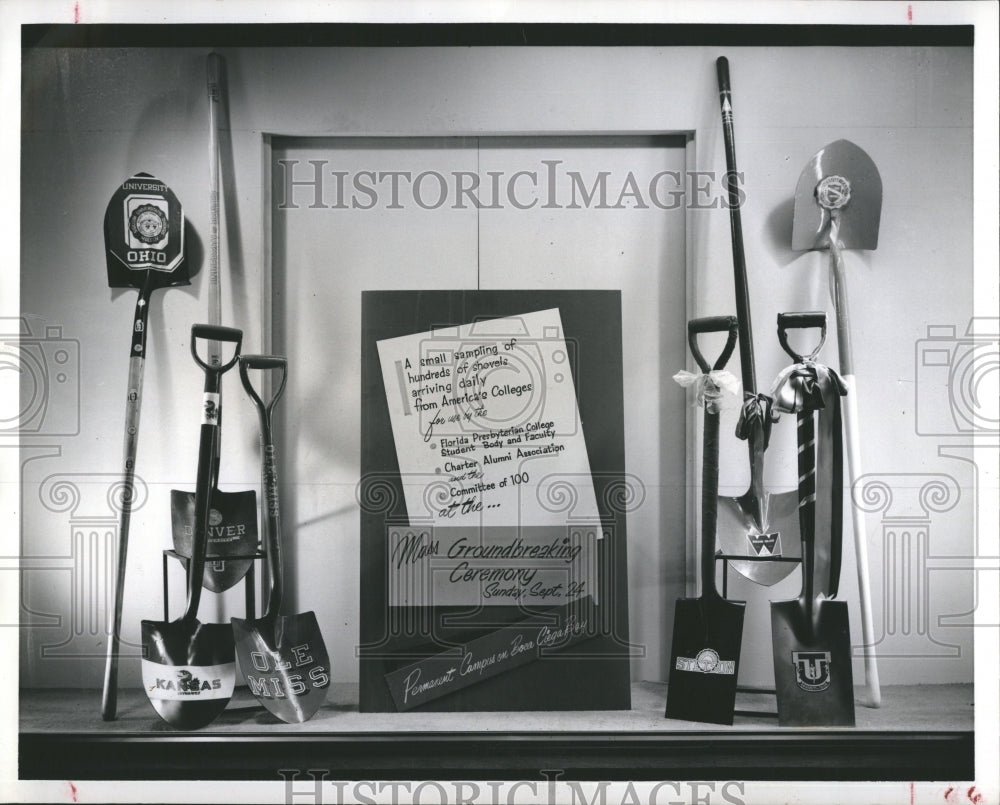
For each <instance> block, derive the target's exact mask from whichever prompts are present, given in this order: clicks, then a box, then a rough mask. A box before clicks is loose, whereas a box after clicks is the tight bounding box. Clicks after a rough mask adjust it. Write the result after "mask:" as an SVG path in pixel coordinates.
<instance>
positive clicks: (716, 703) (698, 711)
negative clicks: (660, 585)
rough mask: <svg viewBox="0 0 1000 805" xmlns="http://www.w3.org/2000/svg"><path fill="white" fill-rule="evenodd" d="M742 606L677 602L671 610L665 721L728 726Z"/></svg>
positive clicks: (717, 599) (716, 600) (705, 601)
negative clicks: (700, 722)
mask: <svg viewBox="0 0 1000 805" xmlns="http://www.w3.org/2000/svg"><path fill="white" fill-rule="evenodd" d="M745 610H746V604H745V603H744V602H742V601H727V600H726V599H724V598H721V597H719V596H715V597H706V598H680V599H678V601H677V606H676V609H675V610H674V637H673V641H672V642H671V647H670V679H669V682H668V684H667V712H666V716H667V718H677V719H682V720H684V721H704V722H709V723H712V724H732V723H733V711H734V709H735V707H736V678H737V675H738V673H739V670H740V669H739V666H740V645H741V644H742V642H743V616H744V613H745Z"/></svg>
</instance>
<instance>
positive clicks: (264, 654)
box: [232, 355, 330, 724]
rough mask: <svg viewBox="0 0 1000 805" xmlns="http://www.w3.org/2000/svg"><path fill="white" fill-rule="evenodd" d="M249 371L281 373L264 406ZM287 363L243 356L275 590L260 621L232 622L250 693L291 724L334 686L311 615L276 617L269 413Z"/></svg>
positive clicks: (278, 578)
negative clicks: (259, 455)
mask: <svg viewBox="0 0 1000 805" xmlns="http://www.w3.org/2000/svg"><path fill="white" fill-rule="evenodd" d="M250 369H261V370H265V369H275V370H279V371H280V372H281V380H280V381H279V382H278V387H277V390H276V391H275V392H274V393H273V394H272V395H271V399H270V402H268V403H266V404H265V403H264V401H263V399H261V396H260V395H259V394H258V393H257V392H256V390H255V389H254V387H253V383H252V382H251V381H250V376H249V370H250ZM287 369H288V362H287V361H286V360H285V359H284V358H280V357H274V356H267V355H244V356H243V357H242V358H241V359H240V379H241V380H242V381H243V388H245V389H246V392H247V394H248V395H249V396H250V399H251V400H253V403H254V405H255V406H256V407H257V413H258V415H259V418H260V433H261V447H262V452H263V462H262V470H263V472H262V474H263V482H264V502H265V506H266V509H267V512H266V515H267V516H266V518H265V520H264V522H265V526H264V535H265V544H266V546H267V575H268V579H269V580H270V585H271V590H270V594H269V595H268V598H267V603H266V605H265V609H264V614H263V615H262V616H261V617H260V618H257V619H256V620H251V619H247V620H242V619H240V618H233V619H232V624H233V635H234V636H235V639H236V654H237V656H238V657H239V661H240V668H242V669H243V675H244V676H246V678H247V684H248V685H249V686H250V691H251V692H252V693H253V695H254V696H256V697H257V700H258V701H259V702H260V703H261V704H263V705H264V707H266V708H267V709H268V710H269V711H270V712H271V713H273V714H274V715H275V716H277V717H278V718H280V719H281V720H282V721H284V722H286V723H289V724H299V723H302V722H303V721H306V720H308V719H310V718H312V716H313V715H315V713H316V711H317V710H318V709H319V708H320V706H321V705H322V704H323V702H324V701H326V692H327V688H328V687H329V685H330V672H329V669H330V658H329V656H328V654H327V651H326V645H325V644H324V642H323V635H321V634H320V631H319V624H318V623H317V622H316V615H315V613H313V612H304V613H301V614H299V615H282V616H279V615H278V610H279V608H280V607H281V588H282V566H281V522H280V511H279V507H278V473H277V462H276V459H275V452H274V441H273V438H272V432H271V412H272V411H273V410H274V406H275V404H276V403H277V402H278V398H279V397H280V396H281V392H282V391H284V389H285V380H286V379H287Z"/></svg>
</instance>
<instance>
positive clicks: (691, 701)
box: [666, 316, 746, 724]
mask: <svg viewBox="0 0 1000 805" xmlns="http://www.w3.org/2000/svg"><path fill="white" fill-rule="evenodd" d="M726 331H728V333H729V338H728V340H727V341H726V345H725V347H724V348H723V350H722V353H721V354H720V355H719V358H718V359H717V360H716V361H715V365H714V366H709V363H708V361H707V360H705V358H704V357H703V356H702V353H701V350H700V349H699V348H698V343H697V339H698V335H699V334H700V333H712V332H726ZM736 335H737V322H736V319H735V318H734V317H732V316H717V317H712V318H705V319H695V320H693V321H691V322H688V343H689V344H690V345H691V353H692V354H693V355H694V358H695V361H697V363H698V367H699V368H700V369H701V371H702V373H703V379H702V381H701V383H702V386H701V388H700V391H699V397H703V398H704V406H705V434H704V449H703V456H702V475H701V477H702V481H701V483H702V489H701V520H702V526H701V597H700V598H680V599H678V600H677V607H676V609H675V610H674V634H673V640H672V642H671V646H670V679H669V684H668V685H667V711H666V717H667V718H678V719H684V720H686V721H707V722H711V723H713V724H732V723H733V710H734V707H735V704H736V677H737V672H738V671H739V664H740V645H741V643H742V640H743V615H744V611H745V609H746V604H745V603H744V602H743V601H727V600H726V599H725V598H723V597H722V596H721V595H719V593H718V591H717V590H716V588H715V523H716V516H717V513H718V502H717V500H716V498H717V497H718V485H719V410H718V404H719V397H720V396H721V393H722V391H721V388H720V385H719V383H718V382H717V380H716V379H715V378H716V377H717V376H718V373H720V372H721V371H722V369H723V367H724V366H725V365H726V361H728V360H729V356H730V355H732V354H733V349H734V348H735V346H736Z"/></svg>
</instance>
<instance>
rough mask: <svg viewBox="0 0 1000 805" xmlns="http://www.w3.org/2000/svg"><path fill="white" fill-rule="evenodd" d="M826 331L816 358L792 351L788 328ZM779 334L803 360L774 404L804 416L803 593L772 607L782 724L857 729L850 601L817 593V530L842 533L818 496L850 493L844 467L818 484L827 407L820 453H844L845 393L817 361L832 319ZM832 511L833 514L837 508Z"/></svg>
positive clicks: (781, 327)
mask: <svg viewBox="0 0 1000 805" xmlns="http://www.w3.org/2000/svg"><path fill="white" fill-rule="evenodd" d="M819 326H822V328H823V336H822V338H821V339H820V343H819V345H818V346H817V347H816V348H815V349H814V350H813V351H812V353H811V354H810V355H808V356H807V357H806V356H803V355H801V354H799V353H798V352H796V351H795V350H793V349H792V348H791V347H790V346H789V343H788V340H787V334H786V330H787V329H791V328H806V327H819ZM778 335H779V340H780V341H781V345H782V347H784V348H785V351H786V352H788V354H789V355H791V356H792V358H793V359H794V360H795V361H796V364H795V365H794V366H792V367H791V368H790V369H789V370H786V372H783V373H782V375H781V376H779V380H778V382H777V383H776V386H775V400H776V402H775V406H776V407H777V408H778V409H779V410H782V411H786V412H789V411H794V412H795V413H796V415H797V418H798V448H799V452H798V471H799V530H800V533H801V536H802V592H801V594H800V595H799V598H798V599H797V600H793V601H772V602H771V637H772V650H773V655H774V687H775V693H776V696H777V700H778V723H779V724H780V725H781V726H783V727H784V726H798V727H801V726H847V727H853V726H854V677H853V673H852V669H851V631H850V625H849V622H848V613H847V603H846V602H845V601H833V600H830V599H829V598H826V597H825V596H824V594H823V593H820V592H819V591H817V590H816V589H815V586H816V585H815V579H816V567H815V557H816V534H817V528H818V527H822V528H825V529H829V531H831V532H837V531H839V527H840V523H839V518H837V520H836V521H835V522H834V523H833V524H830V523H827V522H818V520H819V518H817V516H816V510H817V498H824V499H825V500H827V501H828V502H829V501H830V500H831V499H832V500H833V501H834V502H835V503H840V502H841V494H840V493H842V490H843V486H842V478H841V477H840V472H839V470H840V467H839V466H838V467H835V469H834V471H833V472H832V474H831V475H830V477H828V478H826V479H825V481H824V483H823V484H822V485H817V480H816V454H817V440H816V433H815V416H816V411H817V410H820V411H821V418H822V419H823V422H822V423H821V426H822V428H828V429H829V432H828V433H826V434H823V435H822V436H823V438H821V439H820V444H819V447H820V449H821V450H824V451H826V452H831V451H832V452H834V453H835V454H836V455H838V456H839V453H840V444H839V441H840V440H841V439H842V433H841V430H840V416H839V406H840V395H841V394H842V393H843V392H844V391H845V390H846V389H845V388H844V386H843V384H842V383H841V381H840V379H839V378H838V377H836V375H835V374H834V373H832V372H831V371H830V370H829V369H827V367H825V366H821V365H819V364H816V363H814V362H813V358H814V357H815V356H816V354H817V353H818V352H819V350H820V349H821V348H822V346H823V340H825V337H826V316H825V314H823V313H807V314H782V315H781V316H779V317H778ZM831 421H832V423H833V425H832V426H831V425H830V422H831ZM834 439H836V440H837V443H836V444H834V441H833V440H834ZM823 460H825V459H823ZM827 508H828V509H829V510H830V511H833V510H835V509H836V506H835V505H833V506H828V507H827Z"/></svg>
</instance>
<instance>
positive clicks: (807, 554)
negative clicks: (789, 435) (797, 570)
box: [797, 410, 816, 628]
mask: <svg viewBox="0 0 1000 805" xmlns="http://www.w3.org/2000/svg"><path fill="white" fill-rule="evenodd" d="M797 429H798V445H799V453H798V471H799V532H800V534H801V535H802V599H803V600H802V603H803V609H804V611H805V613H806V623H807V624H808V625H809V626H810V628H812V623H813V617H812V616H813V596H814V594H815V588H814V586H813V575H814V572H813V570H814V569H813V564H814V562H815V552H814V549H813V542H814V531H815V519H816V425H815V422H814V419H813V412H812V411H808V410H807V411H799V412H798V415H797Z"/></svg>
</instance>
